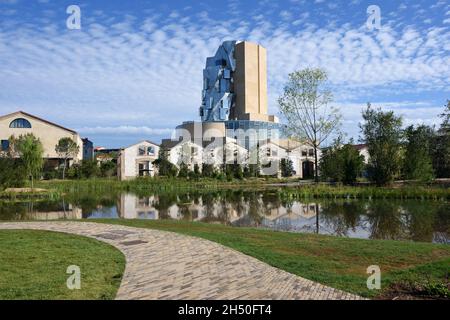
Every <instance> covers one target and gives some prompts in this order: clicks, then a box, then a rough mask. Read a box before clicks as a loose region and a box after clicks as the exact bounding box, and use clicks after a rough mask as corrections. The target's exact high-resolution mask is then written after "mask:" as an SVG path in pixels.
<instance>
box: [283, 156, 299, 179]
mask: <svg viewBox="0 0 450 320" xmlns="http://www.w3.org/2000/svg"><path fill="white" fill-rule="evenodd" d="M280 167H281V175H282V176H283V177H285V178H287V177H292V176H293V175H294V173H295V171H294V165H293V163H292V160H291V159H281V163H280Z"/></svg>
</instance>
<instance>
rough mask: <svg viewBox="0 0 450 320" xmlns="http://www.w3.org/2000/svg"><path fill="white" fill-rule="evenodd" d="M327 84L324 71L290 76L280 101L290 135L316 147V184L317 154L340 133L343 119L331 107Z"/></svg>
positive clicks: (317, 179)
mask: <svg viewBox="0 0 450 320" xmlns="http://www.w3.org/2000/svg"><path fill="white" fill-rule="evenodd" d="M326 83H327V74H326V72H325V71H323V70H321V69H309V68H308V69H304V70H301V71H297V72H294V73H291V74H289V81H288V83H287V85H286V86H285V88H284V93H283V95H282V96H281V97H280V98H279V99H278V104H279V106H280V111H281V114H282V115H283V116H284V118H285V119H286V121H287V127H286V130H287V133H288V134H289V135H291V136H293V137H295V138H297V139H298V140H305V141H306V142H307V143H308V144H309V145H310V146H311V147H312V148H314V162H315V180H316V182H318V181H319V175H318V170H317V168H318V151H319V150H320V147H321V145H322V143H323V142H324V141H325V140H326V139H327V138H328V137H330V136H331V135H332V134H333V133H335V132H336V131H337V130H338V128H339V126H340V120H341V115H340V113H339V111H338V110H337V109H336V108H334V107H329V106H328V104H329V103H330V102H331V101H332V94H331V92H330V91H329V90H328V89H327V87H326Z"/></svg>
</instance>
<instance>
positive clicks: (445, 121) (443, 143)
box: [431, 100, 450, 178]
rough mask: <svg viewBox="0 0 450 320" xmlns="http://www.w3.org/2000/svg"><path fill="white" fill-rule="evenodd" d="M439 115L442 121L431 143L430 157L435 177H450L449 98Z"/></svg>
mask: <svg viewBox="0 0 450 320" xmlns="http://www.w3.org/2000/svg"><path fill="white" fill-rule="evenodd" d="M440 117H441V118H442V123H441V126H440V128H439V130H438V131H437V133H436V134H435V136H434V138H433V142H432V143H431V157H432V163H433V169H434V171H435V174H436V177H437V178H450V100H447V105H446V106H445V109H444V112H443V113H442V114H441V115H440Z"/></svg>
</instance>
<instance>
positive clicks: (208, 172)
mask: <svg viewBox="0 0 450 320" xmlns="http://www.w3.org/2000/svg"><path fill="white" fill-rule="evenodd" d="M215 174H216V170H215V168H214V165H213V164H208V163H203V164H202V176H203V177H207V178H212V177H214V175H215Z"/></svg>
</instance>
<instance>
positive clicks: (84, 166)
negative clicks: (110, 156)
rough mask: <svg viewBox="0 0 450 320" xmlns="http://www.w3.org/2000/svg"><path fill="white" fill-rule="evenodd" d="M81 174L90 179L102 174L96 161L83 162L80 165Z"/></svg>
mask: <svg viewBox="0 0 450 320" xmlns="http://www.w3.org/2000/svg"><path fill="white" fill-rule="evenodd" d="M80 173H81V176H82V177H83V178H86V179H89V178H94V177H97V176H98V175H99V174H100V168H99V166H98V164H97V161H95V160H83V161H81V164H80Z"/></svg>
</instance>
